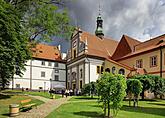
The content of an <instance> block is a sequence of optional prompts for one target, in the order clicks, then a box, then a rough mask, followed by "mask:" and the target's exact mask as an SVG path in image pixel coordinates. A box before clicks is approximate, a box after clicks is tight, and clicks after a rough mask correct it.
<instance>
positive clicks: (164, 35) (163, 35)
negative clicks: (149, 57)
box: [136, 34, 165, 46]
mask: <svg viewBox="0 0 165 118" xmlns="http://www.w3.org/2000/svg"><path fill="white" fill-rule="evenodd" d="M161 37H162V38H163V37H165V34H162V35H160V36H156V37H154V38H152V39H148V40H146V41H144V42H141V43H140V44H137V45H136V46H138V45H141V44H143V43H146V42H149V41H152V40H156V39H158V38H161Z"/></svg>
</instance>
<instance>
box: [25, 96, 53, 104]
mask: <svg viewBox="0 0 165 118" xmlns="http://www.w3.org/2000/svg"><path fill="white" fill-rule="evenodd" d="M28 96H30V97H33V98H35V99H38V100H41V101H43V102H49V101H51V100H52V99H49V98H45V97H42V96H33V95H28Z"/></svg>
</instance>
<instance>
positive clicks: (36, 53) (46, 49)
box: [32, 44, 62, 61]
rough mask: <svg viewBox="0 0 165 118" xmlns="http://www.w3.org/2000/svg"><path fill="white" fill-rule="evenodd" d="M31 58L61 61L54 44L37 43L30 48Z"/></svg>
mask: <svg viewBox="0 0 165 118" xmlns="http://www.w3.org/2000/svg"><path fill="white" fill-rule="evenodd" d="M32 53H33V58H39V59H46V60H52V61H61V60H62V59H61V53H60V51H59V50H58V48H57V47H56V46H49V45H45V44H37V45H36V46H35V48H32Z"/></svg>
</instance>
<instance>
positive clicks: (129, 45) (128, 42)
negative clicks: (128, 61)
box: [112, 35, 140, 59]
mask: <svg viewBox="0 0 165 118" xmlns="http://www.w3.org/2000/svg"><path fill="white" fill-rule="evenodd" d="M137 44H140V41H137V40H135V39H133V38H131V37H129V36H126V35H123V36H122V38H121V40H120V42H119V44H118V46H117V48H116V50H115V52H114V54H113V56H112V59H118V58H121V57H123V56H125V55H127V54H130V53H131V52H133V51H134V46H135V45H137Z"/></svg>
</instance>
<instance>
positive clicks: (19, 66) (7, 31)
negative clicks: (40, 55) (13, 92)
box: [0, 0, 31, 89]
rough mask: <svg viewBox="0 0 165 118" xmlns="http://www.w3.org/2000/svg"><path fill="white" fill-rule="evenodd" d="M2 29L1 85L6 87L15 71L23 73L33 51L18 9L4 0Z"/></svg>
mask: <svg viewBox="0 0 165 118" xmlns="http://www.w3.org/2000/svg"><path fill="white" fill-rule="evenodd" d="M0 31H1V32H0V85H1V86H0V87H1V88H2V89H4V88H5V87H6V85H8V84H9V81H10V80H11V79H12V78H13V76H14V74H15V73H16V74H17V75H19V76H21V75H22V73H21V70H24V69H25V68H24V66H25V62H26V60H28V59H30V55H31V53H30V51H29V46H28V40H27V38H26V37H25V36H24V35H23V34H22V33H21V25H20V19H19V15H18V14H17V11H16V10H15V9H14V8H13V6H12V5H10V4H8V3H6V2H4V1H3V0H0Z"/></svg>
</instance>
